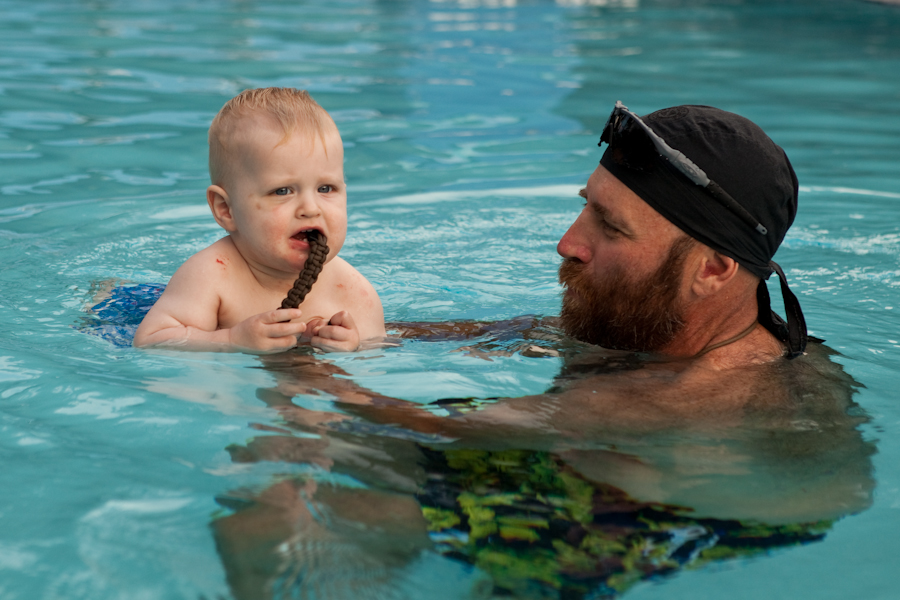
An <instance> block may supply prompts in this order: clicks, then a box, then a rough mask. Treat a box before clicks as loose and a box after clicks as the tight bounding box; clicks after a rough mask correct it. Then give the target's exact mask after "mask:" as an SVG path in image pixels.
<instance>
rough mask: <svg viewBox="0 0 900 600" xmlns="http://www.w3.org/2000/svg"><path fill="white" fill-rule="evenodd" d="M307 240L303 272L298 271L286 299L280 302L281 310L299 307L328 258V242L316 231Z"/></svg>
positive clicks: (309, 234) (310, 233)
mask: <svg viewBox="0 0 900 600" xmlns="http://www.w3.org/2000/svg"><path fill="white" fill-rule="evenodd" d="M307 240H308V241H309V256H308V257H307V258H306V264H305V265H303V270H302V271H300V275H299V276H298V277H297V281H295V282H294V287H292V288H291V291H289V292H288V295H287V298H285V299H284V300H282V301H281V308H297V307H298V306H300V304H302V303H303V300H304V299H305V298H306V295H307V294H308V293H309V290H311V289H312V286H313V284H314V283H315V282H316V279H318V278H319V273H321V272H322V267H324V266H325V259H326V258H328V240H327V239H326V238H325V236H324V235H322V234H321V233H319V232H318V231H310V232H309V233H308V234H307Z"/></svg>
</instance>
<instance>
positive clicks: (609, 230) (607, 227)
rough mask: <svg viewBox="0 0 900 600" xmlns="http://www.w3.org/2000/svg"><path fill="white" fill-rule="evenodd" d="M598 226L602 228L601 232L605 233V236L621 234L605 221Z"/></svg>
mask: <svg viewBox="0 0 900 600" xmlns="http://www.w3.org/2000/svg"><path fill="white" fill-rule="evenodd" d="M600 226H601V227H603V231H605V232H606V235H608V236H610V237H613V236H617V235H619V234H620V233H622V232H621V231H619V230H618V229H616V228H615V227H613V226H612V225H610V224H609V223H607V222H606V221H603V222H602V223H601V225H600Z"/></svg>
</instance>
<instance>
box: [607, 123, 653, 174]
mask: <svg viewBox="0 0 900 600" xmlns="http://www.w3.org/2000/svg"><path fill="white" fill-rule="evenodd" d="M604 138H605V139H604ZM600 139H601V141H605V142H606V143H607V144H609V147H610V150H611V151H612V159H613V160H614V161H615V162H616V164H618V165H622V166H623V167H628V168H629V169H634V170H636V171H651V170H653V169H654V168H655V167H656V160H657V158H656V157H657V151H656V147H655V146H654V145H653V141H652V140H651V139H650V138H649V137H648V136H647V134H646V133H645V132H644V130H643V129H642V128H641V127H640V126H639V125H637V124H636V123H635V122H634V119H633V118H632V117H631V115H629V114H627V113H625V112H622V111H619V110H614V111H613V114H612V116H610V118H609V122H608V123H607V124H606V128H605V129H604V130H603V135H602V136H601V138H600Z"/></svg>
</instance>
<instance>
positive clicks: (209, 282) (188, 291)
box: [166, 237, 248, 299]
mask: <svg viewBox="0 0 900 600" xmlns="http://www.w3.org/2000/svg"><path fill="white" fill-rule="evenodd" d="M247 271H248V267H247V264H246V262H245V261H244V259H243V257H242V256H241V255H240V253H239V252H238V251H237V249H236V248H235V247H234V244H233V243H232V242H231V239H230V238H228V237H224V238H222V239H220V240H219V241H217V242H215V243H214V244H212V245H210V246H208V247H206V248H204V249H203V250H201V251H199V252H197V253H196V254H194V255H193V256H191V257H190V258H188V259H187V260H186V261H184V264H182V265H181V266H180V267H178V270H177V271H175V274H174V275H172V279H171V281H170V282H169V284H168V286H166V292H167V293H168V295H169V296H170V297H173V296H184V295H187V296H190V297H192V298H196V297H198V296H199V297H212V296H219V295H220V294H221V293H222V292H223V291H225V289H227V288H230V287H232V286H234V285H235V282H234V281H233V280H234V279H242V278H243V277H244V274H245V273H246V272H247ZM170 292H171V293H170ZM173 299H174V298H173Z"/></svg>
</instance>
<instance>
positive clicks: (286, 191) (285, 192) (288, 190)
mask: <svg viewBox="0 0 900 600" xmlns="http://www.w3.org/2000/svg"><path fill="white" fill-rule="evenodd" d="M290 193H291V188H286V187H283V188H278V189H277V190H275V195H276V196H287V195H288V194H290Z"/></svg>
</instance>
